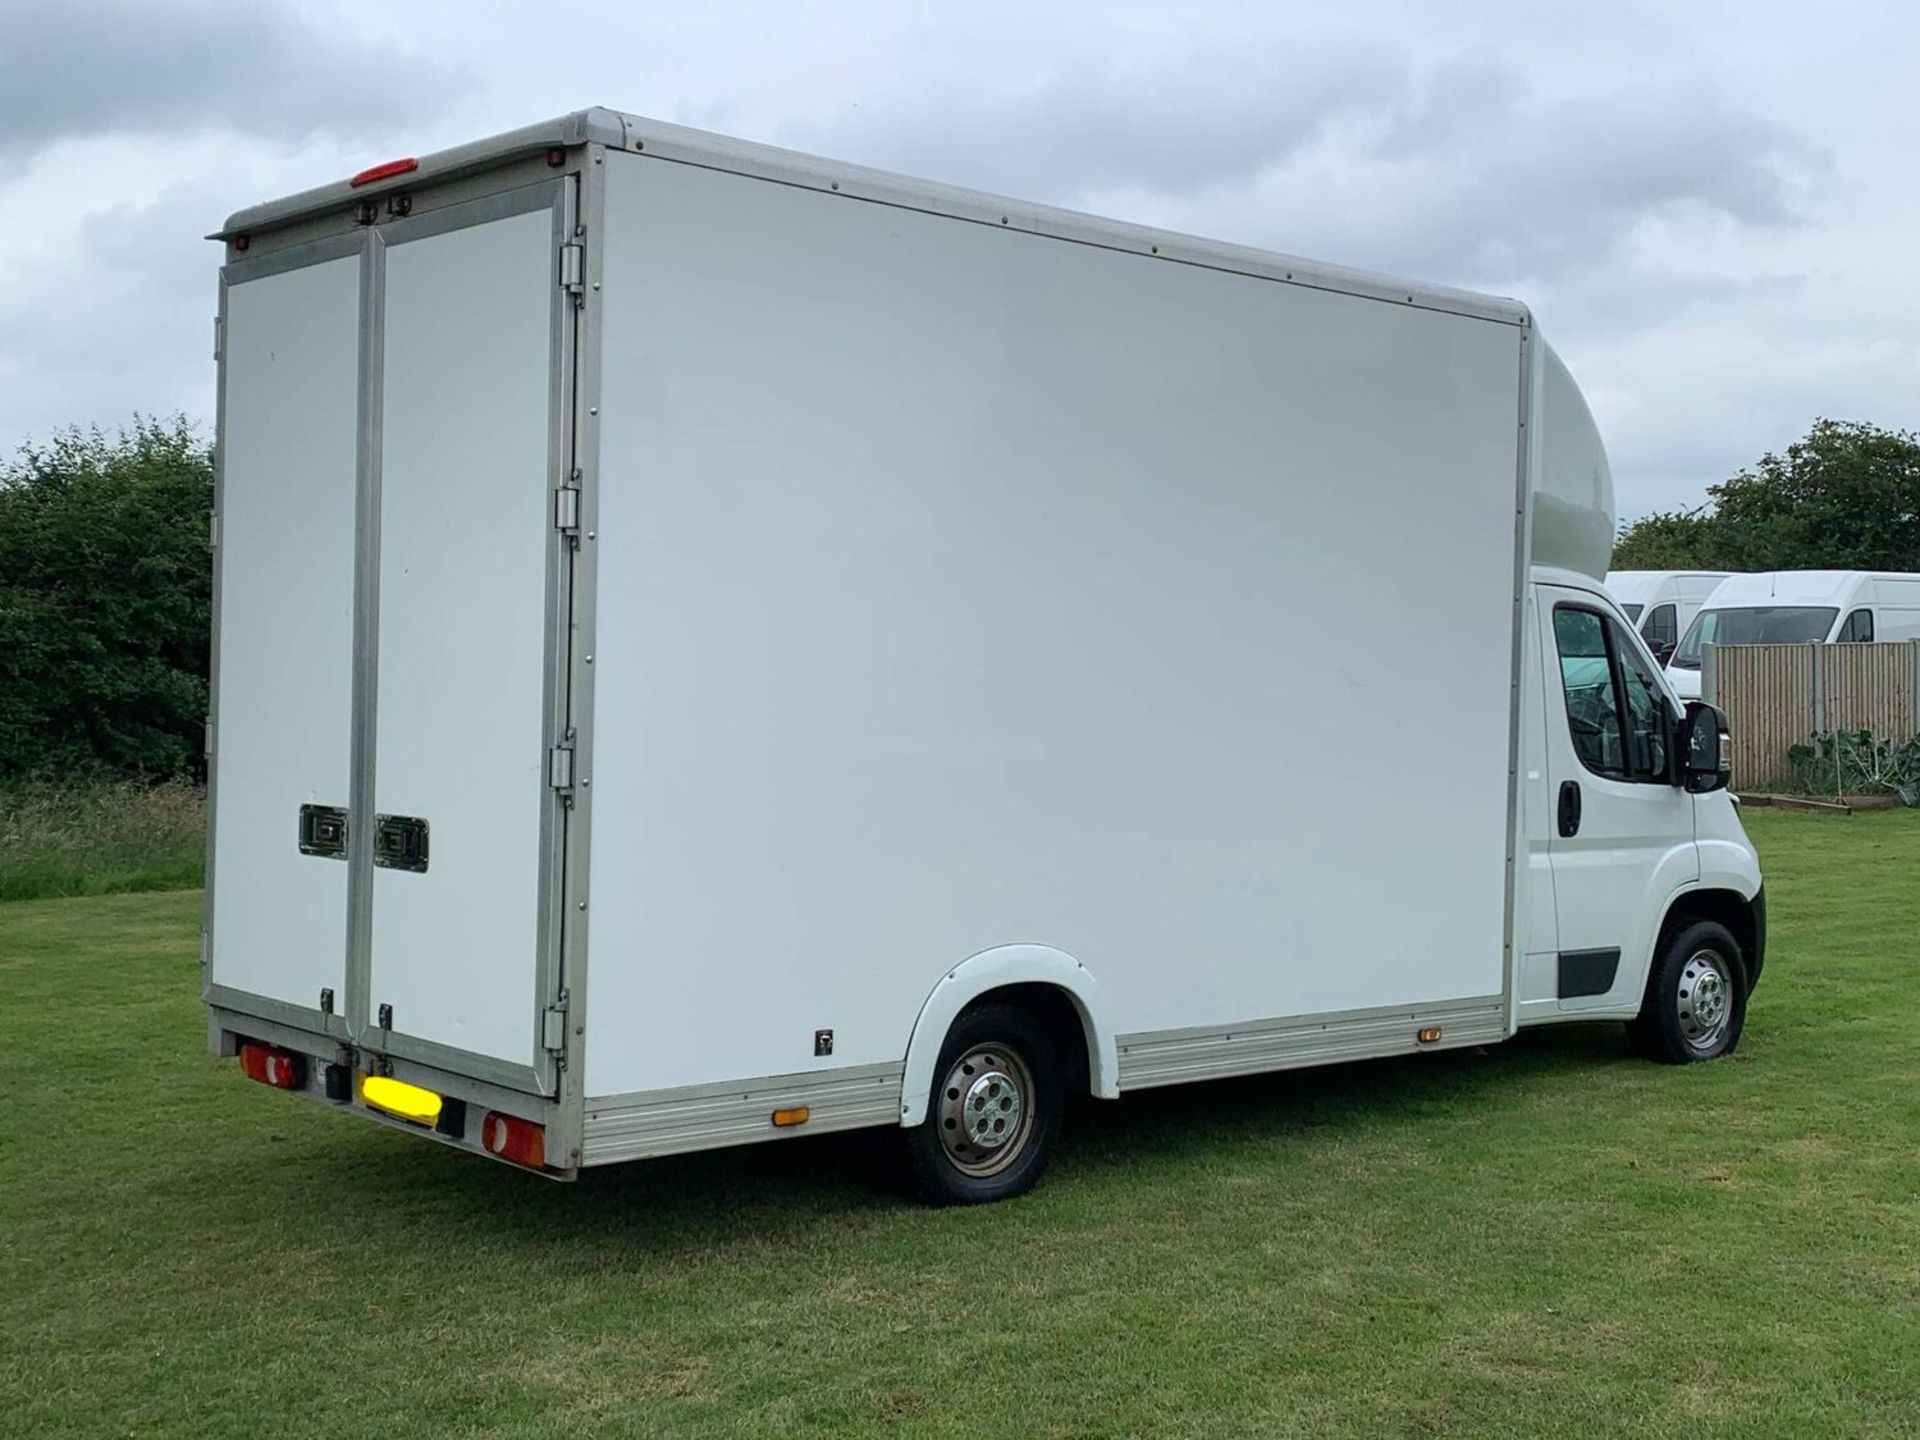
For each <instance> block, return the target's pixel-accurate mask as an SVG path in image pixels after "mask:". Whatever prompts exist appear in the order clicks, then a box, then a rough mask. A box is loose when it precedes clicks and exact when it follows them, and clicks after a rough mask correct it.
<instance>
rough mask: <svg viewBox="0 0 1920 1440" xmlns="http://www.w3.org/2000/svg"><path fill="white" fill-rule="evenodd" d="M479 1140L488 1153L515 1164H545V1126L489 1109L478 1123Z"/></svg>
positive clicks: (539, 1166) (535, 1166) (537, 1167)
mask: <svg viewBox="0 0 1920 1440" xmlns="http://www.w3.org/2000/svg"><path fill="white" fill-rule="evenodd" d="M480 1143H481V1144H482V1145H484V1146H486V1147H487V1153H488V1154H489V1155H498V1156H499V1157H500V1158H501V1159H502V1160H511V1161H512V1162H513V1163H514V1164H516V1165H530V1166H532V1167H533V1168H534V1169H536V1170H539V1169H542V1168H544V1167H545V1165H546V1163H547V1127H546V1126H544V1125H536V1124H534V1123H533V1121H531V1120H522V1119H521V1118H520V1117H519V1116H518V1115H502V1114H501V1113H500V1112H499V1111H498V1110H489V1111H488V1112H487V1118H486V1119H485V1120H483V1121H481V1122H480Z"/></svg>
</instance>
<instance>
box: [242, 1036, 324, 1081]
mask: <svg viewBox="0 0 1920 1440" xmlns="http://www.w3.org/2000/svg"><path fill="white" fill-rule="evenodd" d="M240 1068H241V1069H242V1070H244V1071H246V1073H247V1078H248V1079H249V1080H258V1081H259V1082H260V1083H261V1084H262V1085H272V1086H273V1087H275V1088H276V1089H279V1090H304V1089H306V1088H307V1057H306V1056H304V1055H301V1054H298V1053H297V1052H295V1051H292V1050H281V1049H278V1048H277V1047H275V1046H272V1045H261V1044H258V1043H257V1042H255V1041H252V1040H249V1041H248V1042H247V1043H246V1044H244V1045H242V1046H241V1047H240Z"/></svg>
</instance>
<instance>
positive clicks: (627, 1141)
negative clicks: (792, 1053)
mask: <svg viewBox="0 0 1920 1440" xmlns="http://www.w3.org/2000/svg"><path fill="white" fill-rule="evenodd" d="M904 1072H905V1066H904V1065H903V1064H902V1063H900V1062H888V1063H886V1064H880V1065H856V1066H849V1067H848V1068H846V1069H844V1070H829V1071H825V1072H821V1073H817V1074H810V1075H771V1076H766V1077H763V1078H759V1079H751V1080H740V1081H734V1082H727V1083H723V1084H715V1085H690V1086H686V1087H684V1088H681V1089H674V1090H647V1091H641V1092H639V1093H637V1094H632V1095H616V1096H609V1097H606V1098H603V1099H598V1100H589V1101H587V1123H586V1142H585V1153H584V1155H583V1158H582V1162H581V1163H582V1164H586V1165H608V1164H612V1163H614V1162H615V1161H620V1160H638V1159H641V1158H643V1157H645V1156H650V1155H675V1154H680V1153H682V1152H685V1151H689V1150H713V1149H718V1148H720V1147H721V1146H726V1145H747V1144H751V1143H753V1142H754V1141H758V1140H782V1139H787V1138H790V1137H792V1136H795V1135H818V1134H821V1133H822V1132H824V1131H828V1130H853V1129H857V1128H859V1127H860V1126H863V1125H887V1124H893V1123H895V1122H897V1121H898V1120H899V1119H900V1081H901V1077H902V1075H903V1074H904ZM800 1105H804V1106H806V1107H807V1108H808V1109H809V1110H811V1111H812V1112H813V1113H812V1115H811V1116H810V1117H809V1118H808V1120H807V1122H806V1123H805V1124H804V1125H796V1126H792V1127H790V1128H786V1129H776V1128H775V1127H774V1124H773V1112H774V1111H775V1110H785V1109H791V1108H793V1107H795V1106H800Z"/></svg>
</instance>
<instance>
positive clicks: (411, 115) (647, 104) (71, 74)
mask: <svg viewBox="0 0 1920 1440" xmlns="http://www.w3.org/2000/svg"><path fill="white" fill-rule="evenodd" d="M23 8H24V13H22V10H23ZM1917 47H1920V6H1916V5H1914V4H1912V3H1911V0H1906V3H1893V0H1888V3H1883V4H1877V5H1855V4H1847V3H1836V0H1828V3H1825V4H1821V5H1815V6H1809V5H1806V4H1804V3H1796V4H1791V5H1789V4H1783V3H1772V0H1745V3H1738V4H1735V3H1726V4H1709V3H1688V4H1684V5H1677V4H1671V3H1648V4H1639V3H1631V0H1628V3H1622V0H1614V3H1611V4H1606V5H1595V4H1591V3H1583V4H1579V5H1577V6H1560V5H1556V4H1550V3H1544V0H1530V3H1521V4H1510V3H1503V0H1476V3H1470V4H1469V3H1460V4H1448V3H1435V0H1427V3H1404V4H1403V3H1391V0H1383V3H1376V0H1343V3H1340V4H1338V5H1327V4H1324V3H1320V4H1312V5H1304V4H1303V5H1291V4H1286V3H1258V0H1253V3H1213V4H1208V3H1193V4H1189V5H1184V6H1183V5H1167V4H1164V3H1158V4H1153V5H1134V4H1130V3H1119V0H1098V3H1095V0H1068V3H1055V4H1051V5H1048V4H1036V3H1033V0H1027V3H1023V4H1010V5H1000V4H997V3H985V0H970V3H967V4H964V5H952V4H945V5H938V6H935V5H931V4H929V5H925V6H922V5H918V4H914V3H910V0H890V3H887V0H882V3H865V4H863V3H853V0H843V3H834V4H816V3H798V0H785V3H779V4H773V3H767V4H760V5H748V4H738V5H736V4H727V3H720V0H700V3H688V4H678V3H674V0H654V3H650V4H645V5H625V6H622V5H614V4H607V3H604V0H603V3H597V4H593V5H572V4H566V3H559V0H542V3H540V4H537V5H535V4H524V5H504V4H502V5H497V6H496V5H492V4H487V3H482V0H462V3H453V0H444V3H442V0H379V3H341V4H334V5H323V4H317V3H315V4H277V3H271V0H219V3H200V0H182V3H165V0H59V3H38V0H25V4H24V7H22V5H21V0H11V3H8V4H7V6H6V18H5V20H4V22H3V23H0V451H6V452H11V450H12V449H13V448H14V446H16V445H17V444H19V443H20V442H22V441H27V440H32V439H38V438H44V437H46V436H47V435H48V434H49V433H51V432H52V431H54V430H55V429H57V428H61V427H64V426H67V425H71V424H79V425H83V426H84V425H99V426H101V427H103V428H106V429H109V430H110V429H112V428H114V427H116V426H117V425H120V424H122V423H124V422H125V421H126V420H127V419H128V418H129V417H130V416H131V415H132V414H133V413H134V412H136V411H138V412H142V413H152V414H165V413H169V412H172V411H175V410H181V411H185V412H186V413H187V414H188V415H189V416H191V417H193V418H194V419H196V420H198V421H200V422H202V423H205V424H209V425H210V421H211V416H212V412H213V403H212V391H213V364H212V360H211V358H210V350H211V340H212V318H211V317H212V314H213V309H214V302H215V280H216V270H217V267H218V263H219V256H218V250H217V247H215V246H214V245H212V244H209V243H206V242H205V241H203V240H202V239H201V238H200V237H201V236H203V235H204V234H205V233H206V232H208V231H209V230H212V229H214V228H215V227H216V226H217V225H218V224H219V223H220V221H221V220H222V219H224V218H225V216H226V215H227V214H228V213H229V212H231V211H233V210H236V209H239V208H240V207H242V206H244V205H247V204H251V203H252V202H254V201H257V200H262V199H268V198H271V197H274V196H277V195H281V194H285V193H288V192H291V191H294V190H298V189H303V188H305V187H307V186H310V185H315V184H319V183H322V182H325V181H328V180H334V179H338V178H340V177H342V176H343V175H346V174H349V173H351V172H352V171H354V170H357V169H360V168H361V167H363V166H364V165H366V164H369V163H371V162H373V161H376V160H380V159H384V158H389V157H391V156H394V155H400V154H417V153H425V152H426V151H429V150H432V149H436V148H439V147H441V146H444V145H450V144H455V143H458V142H460V141H463V140H469V139H474V138H477V137H479V136H481V135H485V134H489V133H492V132H495V131H498V130H503V129H508V128H512V127H515V126H518V125H522V124H526V123H528V122H530V121H533V120H537V119H542V118H545V117H547V116H551V115H557V114H561V113H563V112H566V111H569V110H574V109H578V108H581V107H583V106H586V105H595V104H598V105H608V106H612V107H614V108H617V109H623V110H630V111H635V112H638V113H641V114H646V115H651V116H654V117H656V118H660V119H665V120H674V121H679V122H681V123H684V124H692V125H699V126H703V127H706V128H710V129H717V130H722V131H726V132H729V133H732V134H736V135H742V136H746V137H748V138H751V139H756V140H766V141H771V142H773V143H776V144H783V145H790V146H794V147H796V148H800V149H807V150H814V151H817V152H820V153H824V154H828V155H832V156H835V157H837V158H840V159H846V160H853V161H858V162H861V163H864V164H870V165H879V166H883V167H887V168H891V169H897V170H904V171H907V172H909V173H912V174H915V175H920V176H925V177H927V178H931V179H937V180H946V181H953V182H956V183H960V184H965V185H972V186H977V187H981V188H985V189H990V190H998V191H1003V192H1007V193H1010V194H1014V195H1017V196H1021V197H1024V198H1029V199H1034V200H1042V201H1048V202H1051V203H1054V204H1061V205H1068V206H1073V207H1076V208H1081V209H1087V210H1093V211H1096V212H1100V213H1103V214H1109V215H1114V216H1118V217H1120V218H1123V219H1127V220H1136V221H1142V222H1145V223H1149V224H1156V225H1165V226H1170V227H1173V228H1176V229H1182V230H1188V231H1193V232H1197V233H1199V234H1202V235H1207V236H1210V237H1214V238H1220V239H1227V240H1234V241H1240V242H1244V243H1248V244H1253V245H1261V246H1266V247H1270V248H1273V249H1278V250H1285V251H1289V252H1292V253H1295V254H1303V255H1308V256H1312V257H1315V258H1318V259H1323V260H1330V261H1335V262H1339V263H1341V264H1347V265H1355V266H1362V267H1367V268H1372V269H1380V270H1386V271H1390V272H1396V273H1402V274H1406V275H1409V276H1413V277H1417V278H1420V279H1425V280H1432V281H1440V282H1446V283H1451V284H1457V285H1464V286H1468V287H1470V288H1474V289H1481V290H1489V291H1494V292H1497V293H1501V294H1508V295H1514V296H1518V297H1519V298H1521V299H1523V300H1526V301H1527V302H1528V303H1529V304H1531V305H1532V306H1533V308H1534V312H1535V314H1536V315H1537V316H1538V318H1539V320H1540V323H1541V327H1542V329H1543V331H1544V332H1545V334H1546V335H1547V336H1548V338H1550V339H1551V340H1552V341H1553V343H1554V345H1555V348H1556V349H1558V350H1559V351H1560V353H1561V354H1562V356H1563V357H1564V358H1565V359H1566V361H1567V363H1568V364H1569V366H1570V367H1571V368H1572V369H1573V371H1574V374H1575V375H1576V376H1577V377H1578V378H1579V380H1580V382H1581V384H1582V386H1583V388H1584V389H1585V390H1586V393H1587V396H1588V399H1589V401H1590V402H1591V403H1592V405H1593V408H1594V411H1595V413H1596V415H1597V416H1598V418H1599V421H1600V425H1601V429H1602V431H1603V432H1604V434H1605V436H1606V439H1607V444H1608V449H1609V452H1610V454H1611V456H1612V459H1613V467H1614V474H1615V483H1616V488H1617V491H1618V498H1619V504H1620V509H1621V512H1622V514H1623V515H1629V516H1630V515H1635V514H1640V513H1644V512H1645V511H1647V510H1650V509H1661V508H1666V507H1669V506H1674V505H1691V504H1694V503H1697V502H1698V501H1699V500H1700V499H1702V498H1703V492H1704V489H1705V487H1706V486H1707V485H1709V484H1711V483H1712V482H1714V481H1715V480H1718V479H1721V478H1723V477H1725V476H1726V475H1728V474H1731V473H1732V472H1733V471H1735V470H1737V469H1738V468H1740V467H1741V466H1742V465H1744V464H1747V463H1749V462H1750V461H1752V460H1753V459H1755V458H1756V457H1758V456H1759V455H1760V454H1761V453H1762V452H1763V451H1765V450H1768V449H1778V448H1780V447H1781V446H1783V445H1785V444H1786V443H1787V442H1788V441H1790V440H1792V439H1793V438H1794V437H1796V436H1797V435H1799V434H1801V433H1803V432H1804V431H1805V430H1806V428H1807V427H1808V425H1809V424H1810V423H1811V422H1812V420H1813V419H1814V417H1815V416H1818V415H1829V416H1833V417H1836V418H1843V419H1860V420H1869V421H1873V422H1875V423H1878V424H1882V425H1889V426H1895V427H1899V428H1903V429H1904V428H1920V345H1917V344H1916V337H1917V336H1920V286H1917V285H1916V282H1915V279H1914V276H1915V265H1914V256H1915V254H1916V252H1917V251H1920V167H1916V165H1915V163H1914V159H1913V155H1914V147H1915V142H1916V139H1920V133H1917V132H1920V85H1916V84H1915V83H1914V79H1913V76H1914V68H1913V56H1914V54H1915V53H1916V48H1917Z"/></svg>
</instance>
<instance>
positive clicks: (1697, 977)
mask: <svg viewBox="0 0 1920 1440" xmlns="http://www.w3.org/2000/svg"><path fill="white" fill-rule="evenodd" d="M1746 1022H1747V969H1746V964H1745V959H1744V957H1743V956H1742V955H1741V953H1740V942H1739V941H1737V940H1735V939H1734V938H1733V933H1732V932H1731V931H1730V930H1728V929H1727V928H1726V926H1724V925H1721V924H1718V923H1717V922H1715V921H1712V920H1696V921H1694V922H1693V923H1692V924H1689V925H1683V926H1681V927H1680V928H1679V929H1678V930H1676V931H1675V932H1674V933H1673V934H1672V935H1670V936H1669V937H1668V938H1667V943H1666V945H1665V946H1664V947H1663V948H1662V950H1661V952H1660V954H1659V955H1658V956H1657V957H1656V958H1655V960H1654V965H1653V973H1652V974H1651V975H1649V976H1648V977H1647V994H1646V998H1645V999H1644V1000H1642V1001H1641V1002H1640V1013H1639V1015H1638V1016H1636V1017H1635V1018H1634V1019H1633V1020H1632V1021H1630V1022H1629V1023H1628V1025H1627V1034H1628V1035H1629V1036H1630V1037H1631V1038H1632V1040H1633V1044H1634V1048H1635V1049H1637V1050H1638V1051H1639V1052H1640V1053H1641V1054H1643V1055H1645V1056H1647V1057H1648V1058H1649V1059H1653V1060H1660V1061H1664V1062H1665V1063H1667V1064H1669V1065H1691V1064H1694V1063H1695V1062H1697V1061H1701V1060H1715V1059H1718V1058H1719V1057H1720V1056H1722V1055H1725V1054H1727V1053H1728V1052H1729V1051H1730V1050H1732V1049H1733V1048H1734V1047H1735V1046H1736V1045H1738V1044H1739V1043H1740V1032H1741V1030H1742V1029H1743V1028H1745V1026H1746Z"/></svg>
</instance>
